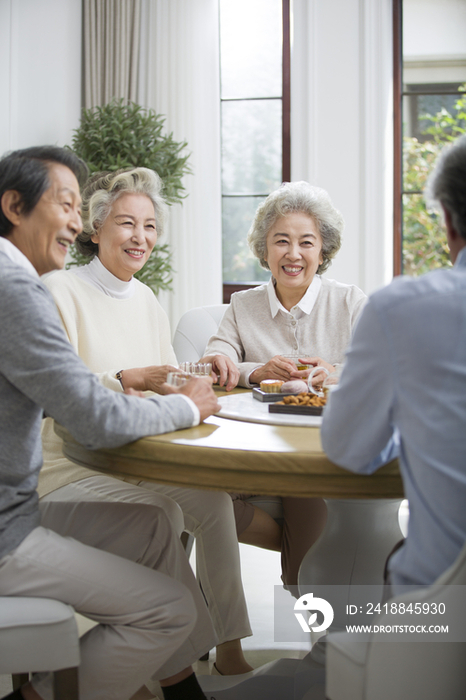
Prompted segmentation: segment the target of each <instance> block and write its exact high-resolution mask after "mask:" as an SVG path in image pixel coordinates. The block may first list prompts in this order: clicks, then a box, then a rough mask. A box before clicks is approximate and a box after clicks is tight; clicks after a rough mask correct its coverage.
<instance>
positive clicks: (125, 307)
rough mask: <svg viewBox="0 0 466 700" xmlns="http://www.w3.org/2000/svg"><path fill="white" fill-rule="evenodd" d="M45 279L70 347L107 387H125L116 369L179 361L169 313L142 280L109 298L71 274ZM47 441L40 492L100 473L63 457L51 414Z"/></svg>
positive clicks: (44, 432) (45, 429)
mask: <svg viewBox="0 0 466 700" xmlns="http://www.w3.org/2000/svg"><path fill="white" fill-rule="evenodd" d="M44 282H45V284H46V286H47V287H48V288H49V290H50V292H51V293H52V296H53V297H54V300H55V303H56V305H57V307H58V311H59V314H60V317H61V320H62V323H63V326H64V328H65V331H66V334H67V335H68V338H69V340H70V343H71V345H72V346H73V348H74V349H75V351H76V352H77V353H78V355H79V356H80V357H81V358H82V360H83V361H84V362H85V363H86V365H87V366H88V367H89V369H90V370H92V371H93V372H95V373H96V374H97V375H98V377H99V379H100V381H101V382H102V384H104V385H105V386H107V387H108V388H110V389H113V390H115V391H122V389H121V386H120V382H119V381H118V379H116V377H115V373H116V372H118V371H119V370H121V369H124V368H125V367H126V368H130V367H147V366H149V365H164V364H172V365H176V366H177V365H178V362H177V359H176V356H175V353H174V351H173V348H172V346H171V338H170V326H169V322H168V318H167V315H166V314H165V312H164V310H163V309H162V307H161V306H160V304H159V302H158V301H157V299H156V298H155V296H154V294H153V292H152V291H151V290H150V289H149V287H147V286H146V285H144V284H142V283H141V282H138V280H133V282H134V294H133V296H131V297H130V298H128V299H115V298H113V297H111V296H107V295H106V294H104V293H103V292H101V291H99V290H98V289H95V287H93V286H92V285H90V284H89V283H88V282H87V281H85V280H83V279H80V278H79V277H78V276H77V275H75V274H73V273H72V272H65V271H60V272H55V273H53V274H52V275H50V277H47V278H46V279H45V280H44ZM141 319H144V322H143V323H141ZM42 445H43V455H44V465H43V467H42V470H41V472H40V477H39V486H38V492H39V496H44V495H46V494H47V493H50V492H51V491H55V489H58V488H60V487H61V486H65V485H66V484H69V483H71V482H74V481H80V480H81V479H85V478H87V477H89V476H92V475H94V474H96V472H92V471H91V470H90V469H86V468H83V467H79V466H77V465H76V464H73V463H72V462H70V461H69V460H68V459H66V457H64V456H63V453H62V441H61V439H60V438H59V437H58V436H57V435H56V434H55V432H54V430H53V421H52V419H51V418H46V419H45V420H44V421H43V426H42Z"/></svg>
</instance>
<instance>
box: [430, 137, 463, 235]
mask: <svg viewBox="0 0 466 700" xmlns="http://www.w3.org/2000/svg"><path fill="white" fill-rule="evenodd" d="M425 196H426V201H427V203H428V204H429V205H430V206H432V207H434V206H435V204H436V203H437V202H440V204H442V205H443V206H444V207H445V209H446V210H447V211H448V212H449V214H450V216H451V221H452V224H453V226H454V227H455V229H456V231H457V233H459V235H460V236H461V237H462V238H463V239H464V240H466V134H465V135H464V136H460V137H459V138H458V139H457V140H456V141H454V142H453V143H452V144H450V145H448V146H444V148H443V149H442V152H441V154H440V156H439V158H438V160H437V163H436V165H435V169H434V171H433V173H432V174H431V176H430V178H429V180H428V183H427V187H426V193H425Z"/></svg>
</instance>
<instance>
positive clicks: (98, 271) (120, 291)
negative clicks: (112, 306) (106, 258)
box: [70, 255, 134, 299]
mask: <svg viewBox="0 0 466 700" xmlns="http://www.w3.org/2000/svg"><path fill="white" fill-rule="evenodd" d="M70 272H73V273H74V274H75V275H77V276H78V277H80V278H81V279H83V280H85V281H86V282H88V283H89V284H91V285H92V286H93V287H96V289H99V290H100V291H101V292H103V293H104V294H106V295H107V296H109V297H113V298H114V299H129V298H130V297H132V296H133V294H134V279H133V278H132V277H131V279H130V281H129V282H125V281H124V280H120V279H118V277H115V275H113V274H112V273H111V272H110V271H109V270H107V268H106V267H104V266H103V265H102V263H101V262H100V260H99V258H98V257H97V255H96V256H95V258H93V259H92V260H91V262H90V263H89V264H88V265H82V266H81V267H72V268H71V269H70Z"/></svg>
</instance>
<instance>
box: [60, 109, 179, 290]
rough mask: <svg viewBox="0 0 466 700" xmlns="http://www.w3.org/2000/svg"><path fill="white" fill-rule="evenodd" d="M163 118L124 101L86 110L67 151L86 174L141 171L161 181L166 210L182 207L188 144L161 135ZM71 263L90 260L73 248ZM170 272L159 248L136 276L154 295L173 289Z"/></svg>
mask: <svg viewBox="0 0 466 700" xmlns="http://www.w3.org/2000/svg"><path fill="white" fill-rule="evenodd" d="M164 122H165V117H163V116H161V115H160V114H156V113H155V112H154V111H153V110H151V109H145V108H143V107H141V106H140V105H138V104H136V103H134V102H129V103H125V102H124V101H123V100H114V101H112V102H110V103H109V104H106V105H104V106H103V107H95V108H92V109H85V110H83V112H82V116H81V123H80V126H79V128H78V129H75V131H74V135H73V139H72V145H71V150H72V151H74V152H75V153H76V154H77V155H78V156H79V157H80V158H82V159H83V160H84V161H85V162H86V163H87V166H88V168H89V170H90V173H91V174H92V173H95V172H99V171H111V172H114V171H116V170H120V169H121V168H135V167H143V168H150V169H151V170H155V172H156V173H157V174H158V175H159V176H160V178H161V180H162V182H163V185H164V190H163V194H164V197H165V199H166V201H167V202H168V203H169V204H174V203H176V202H181V201H182V200H183V199H184V197H185V196H186V194H185V188H184V186H183V183H182V178H183V176H184V175H185V174H187V173H190V172H191V170H190V167H189V165H188V158H189V155H186V154H185V149H186V146H187V144H186V142H184V141H183V142H177V141H175V140H174V139H173V135H172V134H165V133H163V126H164ZM70 253H71V256H72V258H73V261H72V262H71V263H69V264H68V265H67V267H70V266H72V265H83V264H85V263H87V262H89V258H85V257H84V256H82V255H81V254H80V253H79V252H78V251H77V250H76V248H75V246H72V247H71V249H70ZM172 275H173V269H172V265H171V253H170V248H169V245H168V244H167V243H164V244H162V245H159V244H157V245H156V246H155V248H154V251H153V253H152V255H151V256H150V257H149V260H148V261H147V263H146V264H145V266H144V268H143V269H142V270H140V271H139V272H137V273H136V274H135V275H134V276H135V277H136V278H137V279H139V280H141V282H144V283H145V284H147V285H148V286H149V287H150V288H151V289H152V290H153V291H154V293H157V292H158V291H160V290H162V289H171V288H172V287H171V285H172V281H173V278H172Z"/></svg>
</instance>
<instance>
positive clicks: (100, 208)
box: [76, 168, 168, 258]
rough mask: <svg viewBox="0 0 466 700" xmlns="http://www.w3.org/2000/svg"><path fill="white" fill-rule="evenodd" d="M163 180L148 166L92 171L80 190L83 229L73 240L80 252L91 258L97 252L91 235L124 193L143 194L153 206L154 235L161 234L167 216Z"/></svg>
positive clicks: (97, 247)
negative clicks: (81, 190) (155, 232)
mask: <svg viewBox="0 0 466 700" xmlns="http://www.w3.org/2000/svg"><path fill="white" fill-rule="evenodd" d="M162 188H163V185H162V180H161V179H160V177H159V176H158V175H157V173H156V172H154V171H153V170H149V168H132V169H130V170H117V171H116V172H112V173H95V174H94V175H93V176H92V177H91V178H90V179H89V180H88V181H87V183H86V186H85V188H84V191H83V202H82V219H83V230H82V233H80V234H79V236H78V237H77V239H76V247H77V249H78V250H79V252H80V253H82V254H83V255H86V256H87V257H89V258H93V257H94V256H95V255H97V253H98V251H99V246H98V244H97V243H94V242H93V241H91V236H92V235H93V234H94V233H96V231H97V230H98V229H99V228H100V227H101V226H102V225H103V223H104V221H105V219H106V218H107V216H108V215H109V213H110V209H111V208H112V206H113V204H114V202H115V201H116V200H117V199H118V198H119V197H121V196H122V195H123V194H144V195H146V197H149V199H150V201H151V202H152V204H153V205H154V212H155V226H156V229H157V235H158V236H161V235H162V234H163V230H164V225H165V220H166V216H167V209H168V208H167V204H166V202H165V200H164V198H163V197H162V195H161V192H162Z"/></svg>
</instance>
